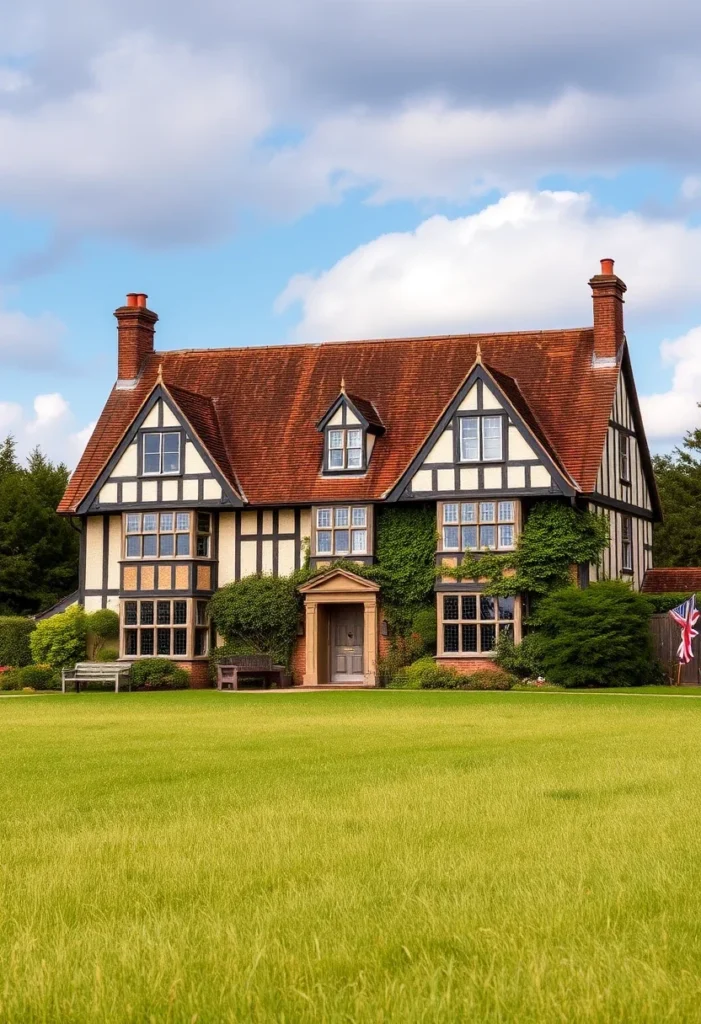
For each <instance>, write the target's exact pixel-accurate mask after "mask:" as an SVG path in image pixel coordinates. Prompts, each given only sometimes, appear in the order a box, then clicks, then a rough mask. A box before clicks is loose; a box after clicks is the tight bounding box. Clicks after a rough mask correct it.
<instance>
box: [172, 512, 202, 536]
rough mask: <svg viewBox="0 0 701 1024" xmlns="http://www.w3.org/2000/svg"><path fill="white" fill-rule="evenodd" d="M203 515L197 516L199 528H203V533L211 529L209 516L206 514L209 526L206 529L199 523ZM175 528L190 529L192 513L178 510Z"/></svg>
mask: <svg viewBox="0 0 701 1024" xmlns="http://www.w3.org/2000/svg"><path fill="white" fill-rule="evenodd" d="M200 519H201V515H199V516H198V517H197V524H198V526H197V528H198V530H202V533H207V531H208V530H209V516H205V519H206V520H207V524H208V525H207V526H205V527H204V529H203V528H202V527H201V526H200V525H199V522H200ZM175 529H176V530H189V529H190V513H189V512H178V513H177V514H176V516H175Z"/></svg>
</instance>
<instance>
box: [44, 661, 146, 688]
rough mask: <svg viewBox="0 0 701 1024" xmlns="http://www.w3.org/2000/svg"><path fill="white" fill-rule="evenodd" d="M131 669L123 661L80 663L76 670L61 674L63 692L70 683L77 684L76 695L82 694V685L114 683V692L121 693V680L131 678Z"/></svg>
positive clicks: (66, 670)
mask: <svg viewBox="0 0 701 1024" xmlns="http://www.w3.org/2000/svg"><path fill="white" fill-rule="evenodd" d="M129 667H130V666H129V665H127V664H125V663H124V662H123V661H79V662H78V664H77V665H76V666H75V668H74V669H65V668H64V669H63V671H62V672H61V690H62V691H63V693H65V692H66V688H67V684H68V683H74V684H75V692H76V693H80V685H81V683H114V692H115V693H119V683H120V679H121V678H122V677H123V676H125V675H126V676H127V678H128V677H129ZM129 689H130V690H131V680H129Z"/></svg>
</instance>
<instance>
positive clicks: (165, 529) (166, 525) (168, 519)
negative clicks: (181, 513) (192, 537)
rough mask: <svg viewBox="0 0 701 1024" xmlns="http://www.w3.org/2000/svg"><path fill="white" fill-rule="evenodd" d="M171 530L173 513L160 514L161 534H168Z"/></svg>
mask: <svg viewBox="0 0 701 1024" xmlns="http://www.w3.org/2000/svg"><path fill="white" fill-rule="evenodd" d="M172 529H173V513H172V512H161V533H170V532H171V530H172Z"/></svg>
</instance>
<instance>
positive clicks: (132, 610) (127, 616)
mask: <svg viewBox="0 0 701 1024" xmlns="http://www.w3.org/2000/svg"><path fill="white" fill-rule="evenodd" d="M124 625H125V626H135V625H136V601H125V602H124Z"/></svg>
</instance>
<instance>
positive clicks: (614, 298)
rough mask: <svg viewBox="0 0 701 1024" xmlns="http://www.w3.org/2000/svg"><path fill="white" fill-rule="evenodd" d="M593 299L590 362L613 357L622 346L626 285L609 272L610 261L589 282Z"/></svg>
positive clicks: (610, 268) (611, 263) (610, 267)
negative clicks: (592, 351)
mask: <svg viewBox="0 0 701 1024" xmlns="http://www.w3.org/2000/svg"><path fill="white" fill-rule="evenodd" d="M589 284H590V285H591V290H592V294H593V298H594V359H595V360H600V359H606V360H611V359H615V358H616V354H617V353H618V350H619V348H620V347H621V345H622V343H623V295H624V292H625V291H626V286H625V284H624V283H623V281H621V279H620V277H618V276H617V275H616V274H614V272H613V260H602V261H601V273H600V274H595V275H594V277H592V279H591V281H590V282H589Z"/></svg>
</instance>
